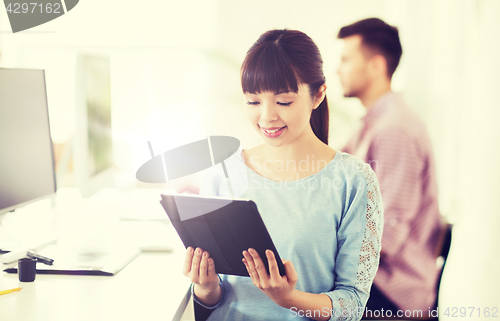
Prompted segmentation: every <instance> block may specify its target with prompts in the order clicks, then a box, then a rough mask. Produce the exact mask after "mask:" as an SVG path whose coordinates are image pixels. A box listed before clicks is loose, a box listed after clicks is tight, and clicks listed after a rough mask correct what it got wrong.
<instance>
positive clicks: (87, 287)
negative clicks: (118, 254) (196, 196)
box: [0, 214, 190, 321]
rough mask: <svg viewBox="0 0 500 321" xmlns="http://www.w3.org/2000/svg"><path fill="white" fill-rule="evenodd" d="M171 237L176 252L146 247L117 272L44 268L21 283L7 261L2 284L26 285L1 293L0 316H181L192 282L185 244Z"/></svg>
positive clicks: (54, 319)
mask: <svg viewBox="0 0 500 321" xmlns="http://www.w3.org/2000/svg"><path fill="white" fill-rule="evenodd" d="M165 215H166V214H165ZM142 223H144V222H142ZM127 224H131V223H130V222H128V223H127ZM129 227H130V226H129ZM170 228H171V230H172V231H173V228H172V227H171V226H170ZM169 239H171V240H172V239H173V240H177V242H175V241H173V242H172V243H171V245H172V246H173V247H174V251H173V252H171V253H165V252H159V253H154V252H153V253H151V252H150V253H142V254H140V255H139V256H138V257H137V258H135V260H134V261H132V262H131V263H130V264H128V265H127V266H126V267H125V268H124V269H123V270H122V271H120V272H119V273H118V274H116V275H115V276H112V277H106V276H68V275H40V274H39V275H37V276H36V280H35V281H34V282H30V283H21V282H19V279H18V275H17V274H7V273H5V272H3V269H4V268H5V266H2V271H1V272H0V290H5V289H11V288H16V287H22V288H23V289H22V290H21V291H19V292H14V293H10V294H6V295H1V296H0V320H1V321H33V320H36V321H44V320H47V321H59V320H60V321H72V320H106V321H108V320H120V321H126V320H131V321H132V320H133V321H136V320H168V321H170V320H179V319H180V317H181V316H182V313H183V311H184V308H185V306H186V304H187V302H188V299H189V296H190V293H188V289H189V285H190V282H189V280H188V279H187V278H186V277H185V276H184V275H182V272H181V271H182V264H183V261H184V255H185V249H184V247H183V245H182V243H181V242H180V240H179V239H178V237H177V235H174V237H172V235H170V237H169ZM169 245H170V244H169ZM0 265H1V264H0Z"/></svg>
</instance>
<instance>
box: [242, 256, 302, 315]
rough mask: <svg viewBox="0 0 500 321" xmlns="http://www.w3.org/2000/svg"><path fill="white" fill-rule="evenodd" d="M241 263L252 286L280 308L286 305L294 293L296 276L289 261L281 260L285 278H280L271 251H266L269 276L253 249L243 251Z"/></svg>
mask: <svg viewBox="0 0 500 321" xmlns="http://www.w3.org/2000/svg"><path fill="white" fill-rule="evenodd" d="M243 256H244V258H243V263H245V266H246V268H247V271H248V274H250V277H251V278H252V282H253V284H254V285H255V286H256V287H258V288H259V289H260V290H261V291H262V292H264V293H265V294H266V295H267V296H268V297H269V298H271V300H273V301H274V302H276V303H277V304H278V305H280V306H286V305H288V302H291V301H292V298H293V295H294V293H295V284H297V280H298V275H297V272H296V271H295V268H294V267H293V264H292V262H291V261H287V260H282V261H283V265H284V266H285V273H286V275H285V276H281V275H280V272H279V270H278V263H277V262H276V257H275V256H274V253H273V251H271V250H266V256H267V261H268V263H269V271H270V275H269V274H267V271H266V267H265V265H264V262H263V261H262V259H261V258H260V256H259V253H257V251H255V250H254V249H248V251H243Z"/></svg>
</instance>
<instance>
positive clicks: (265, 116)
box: [260, 103, 278, 122]
mask: <svg viewBox="0 0 500 321" xmlns="http://www.w3.org/2000/svg"><path fill="white" fill-rule="evenodd" d="M261 107H262V108H261V112H260V119H261V120H262V121H264V122H272V121H276V120H277V119H278V114H276V110H275V108H274V106H273V105H272V104H270V103H263V104H262V105H261Z"/></svg>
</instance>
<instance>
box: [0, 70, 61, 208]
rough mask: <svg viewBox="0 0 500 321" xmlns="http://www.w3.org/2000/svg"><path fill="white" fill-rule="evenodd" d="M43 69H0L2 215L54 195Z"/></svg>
mask: <svg viewBox="0 0 500 321" xmlns="http://www.w3.org/2000/svg"><path fill="white" fill-rule="evenodd" d="M53 155H54V154H53V151H52V140H51V136H50V127H49V114H48V108H47V94H46V90H45V73H44V71H43V70H28V69H3V68H0V214H2V213H5V212H9V211H12V210H15V209H16V208H18V207H20V206H23V205H26V204H29V203H31V202H34V201H37V200H40V199H43V198H46V197H50V196H54V195H55V192H56V178H55V171H54V156H53Z"/></svg>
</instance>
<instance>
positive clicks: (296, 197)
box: [183, 29, 383, 320]
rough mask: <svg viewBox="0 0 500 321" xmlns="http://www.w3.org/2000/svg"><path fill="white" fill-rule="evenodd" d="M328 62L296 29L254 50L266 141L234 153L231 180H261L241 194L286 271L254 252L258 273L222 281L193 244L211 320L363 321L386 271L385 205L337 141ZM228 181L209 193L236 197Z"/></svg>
mask: <svg viewBox="0 0 500 321" xmlns="http://www.w3.org/2000/svg"><path fill="white" fill-rule="evenodd" d="M322 66H323V62H322V59H321V56H320V54H319V50H318V48H317V46H316V45H315V44H314V42H313V41H312V40H311V38H309V37H308V36H307V35H306V34H304V33H302V32H300V31H296V30H286V29H285V30H271V31H268V32H266V33H264V34H263V35H262V36H261V37H260V38H259V39H258V40H257V42H256V43H255V44H254V45H253V46H252V47H251V48H250V50H249V51H248V53H247V56H246V59H245V61H244V62H243V66H242V69H241V83H242V89H243V93H244V95H245V99H246V107H245V114H246V116H247V118H248V120H249V121H250V123H251V126H252V127H253V128H254V129H255V130H256V131H257V133H259V135H260V136H261V137H262V138H263V140H264V143H263V144H260V145H257V146H255V147H252V148H250V149H246V150H242V149H241V148H240V149H239V151H237V152H236V153H235V154H234V155H233V156H231V157H230V158H229V159H228V162H230V163H231V164H232V165H234V166H231V168H234V171H233V173H232V174H233V175H232V178H231V184H233V182H234V183H235V185H237V183H238V182H251V184H248V186H247V188H246V190H245V191H244V192H243V194H242V195H241V197H242V198H244V199H250V200H253V201H254V202H255V203H256V204H257V207H258V209H259V213H260V214H261V216H262V219H263V221H264V223H265V225H266V228H267V230H268V231H269V234H270V235H271V237H272V239H273V242H274V244H275V246H276V249H277V251H278V253H280V256H281V257H282V258H286V260H283V265H284V267H285V272H286V275H285V276H283V277H282V276H281V275H280V274H279V273H278V265H277V261H276V257H275V256H274V254H273V252H271V251H266V255H265V257H260V255H259V254H258V253H257V252H256V251H255V250H254V249H253V248H248V249H247V250H245V251H243V253H241V254H242V256H241V260H242V264H244V266H245V268H246V269H247V271H248V274H249V276H250V278H248V277H240V276H233V275H223V276H221V277H220V278H219V277H218V276H217V274H216V273H215V263H214V261H213V259H212V258H211V257H210V253H208V252H207V251H204V250H203V249H201V248H197V249H193V248H189V249H188V251H187V252H186V261H185V265H184V270H183V273H184V275H186V276H187V277H188V278H190V280H191V281H192V282H193V287H192V293H193V298H194V301H195V302H196V303H197V304H198V305H199V306H202V307H204V308H206V309H209V310H213V312H212V314H211V315H210V317H209V320H296V319H297V318H298V319H306V320H310V319H314V320H340V319H342V320H346V319H347V320H359V319H360V318H361V314H360V311H362V310H363V309H364V305H365V303H366V300H367V297H368V294H369V289H370V287H371V284H372V281H373V277H374V276H375V273H376V271H377V268H378V262H379V255H380V248H381V246H380V240H381V234H382V221H383V219H382V217H383V209H382V204H381V200H380V192H379V188H378V182H377V179H376V177H375V175H374V173H373V171H372V170H371V168H370V166H369V165H368V164H365V163H362V162H361V161H360V160H359V159H356V158H354V157H352V156H350V155H348V154H345V153H342V152H337V151H335V150H333V149H332V148H330V147H329V146H328V145H327V143H328V104H327V102H326V94H325V90H326V85H325V77H324V75H323V67H322ZM290 163H291V164H292V166H289V164H290ZM284 164H286V165H287V166H284ZM297 164H298V166H296V165H297ZM320 164H321V165H320ZM223 177H224V173H223V172H222V171H220V172H217V173H215V174H214V176H212V177H209V178H208V179H207V180H206V181H205V184H204V186H203V187H202V189H201V191H200V194H202V195H206V196H222V197H226V198H227V197H228V196H229V195H228V188H227V185H225V184H224V181H225V180H224V179H223ZM325 182H327V184H325ZM328 182H330V184H328ZM331 182H334V184H331ZM234 215H237V213H234ZM249 246H252V245H249ZM234 255H237V254H236V253H235V254H234ZM266 261H267V264H268V266H269V271H270V273H269V274H268V273H267V269H265V268H264V267H265V262H266ZM318 312H320V313H318Z"/></svg>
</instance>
